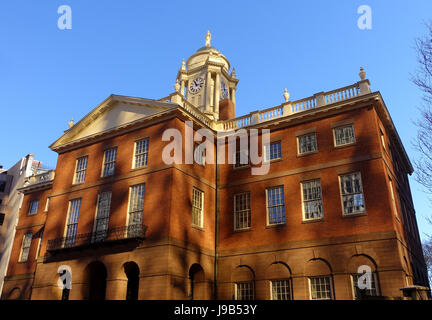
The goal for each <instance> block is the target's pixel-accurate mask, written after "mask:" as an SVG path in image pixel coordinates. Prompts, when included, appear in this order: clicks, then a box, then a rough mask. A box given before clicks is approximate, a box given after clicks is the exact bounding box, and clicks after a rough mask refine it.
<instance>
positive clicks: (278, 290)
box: [271, 279, 291, 300]
mask: <svg viewBox="0 0 432 320" xmlns="http://www.w3.org/2000/svg"><path fill="white" fill-rule="evenodd" d="M271 288H272V300H290V299H291V285H290V280H289V279H284V280H273V281H272V282H271Z"/></svg>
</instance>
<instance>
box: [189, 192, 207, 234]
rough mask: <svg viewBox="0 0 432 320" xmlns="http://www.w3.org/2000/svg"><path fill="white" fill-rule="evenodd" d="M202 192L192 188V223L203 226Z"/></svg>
mask: <svg viewBox="0 0 432 320" xmlns="http://www.w3.org/2000/svg"><path fill="white" fill-rule="evenodd" d="M203 208H204V192H202V191H201V190H198V189H196V188H193V189H192V225H194V226H197V227H200V228H202V227H203Z"/></svg>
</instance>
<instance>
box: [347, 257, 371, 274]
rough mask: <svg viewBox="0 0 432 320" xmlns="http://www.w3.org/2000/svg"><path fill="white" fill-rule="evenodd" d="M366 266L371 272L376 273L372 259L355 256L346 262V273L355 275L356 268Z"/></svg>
mask: <svg viewBox="0 0 432 320" xmlns="http://www.w3.org/2000/svg"><path fill="white" fill-rule="evenodd" d="M363 265H366V266H368V267H370V268H371V270H372V272H377V269H378V266H377V264H376V262H375V260H374V259H372V257H370V256H368V255H366V254H355V255H353V256H351V258H350V259H349V260H348V264H347V267H346V271H347V273H349V274H354V273H357V270H358V267H360V266H363Z"/></svg>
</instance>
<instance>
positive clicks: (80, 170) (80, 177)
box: [74, 156, 88, 183]
mask: <svg viewBox="0 0 432 320" xmlns="http://www.w3.org/2000/svg"><path fill="white" fill-rule="evenodd" d="M87 160H88V157H87V156H85V157H82V158H79V159H77V164H76V171H75V181H74V183H81V182H84V180H85V175H86V170H87Z"/></svg>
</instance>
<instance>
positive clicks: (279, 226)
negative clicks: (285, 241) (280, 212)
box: [266, 222, 286, 229]
mask: <svg viewBox="0 0 432 320" xmlns="http://www.w3.org/2000/svg"><path fill="white" fill-rule="evenodd" d="M285 226H286V222H281V223H275V224H268V225H266V229H273V228H283V227H285Z"/></svg>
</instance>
